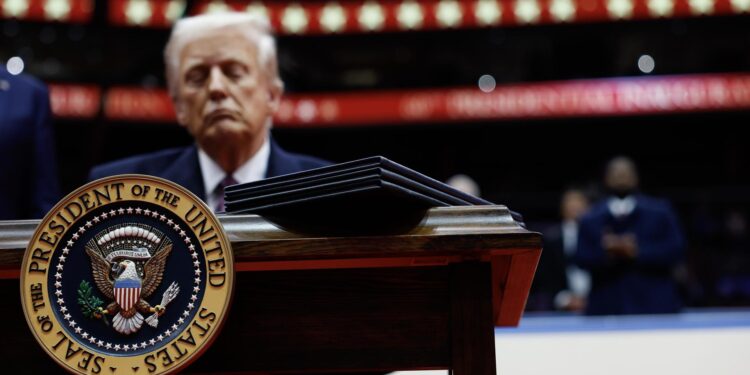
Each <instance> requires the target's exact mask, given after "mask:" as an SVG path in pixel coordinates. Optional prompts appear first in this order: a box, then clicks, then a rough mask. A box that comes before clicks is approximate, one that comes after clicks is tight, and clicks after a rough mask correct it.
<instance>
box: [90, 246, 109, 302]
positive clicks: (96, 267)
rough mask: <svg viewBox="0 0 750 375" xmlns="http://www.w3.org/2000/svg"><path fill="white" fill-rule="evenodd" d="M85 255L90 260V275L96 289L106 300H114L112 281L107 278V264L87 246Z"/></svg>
mask: <svg viewBox="0 0 750 375" xmlns="http://www.w3.org/2000/svg"><path fill="white" fill-rule="evenodd" d="M86 254H88V255H89V258H90V259H91V273H92V276H93V277H94V282H95V283H96V286H97V288H99V291H100V292H102V294H104V296H105V297H107V298H108V299H110V300H113V299H115V294H114V288H113V284H112V280H111V279H110V278H109V269H110V264H109V262H107V260H106V259H104V258H103V257H102V256H101V255H100V254H99V253H98V252H96V251H94V250H93V249H91V248H90V247H88V246H86Z"/></svg>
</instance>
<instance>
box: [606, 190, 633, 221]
mask: <svg viewBox="0 0 750 375" xmlns="http://www.w3.org/2000/svg"><path fill="white" fill-rule="evenodd" d="M635 206H636V200H635V197H634V196H632V195H628V196H627V197H625V198H618V197H612V198H610V199H609V201H608V202H607V207H608V208H609V212H610V213H611V214H612V216H614V217H624V216H628V215H630V214H631V213H632V212H633V210H634V209H635Z"/></svg>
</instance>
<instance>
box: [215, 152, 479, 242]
mask: <svg viewBox="0 0 750 375" xmlns="http://www.w3.org/2000/svg"><path fill="white" fill-rule="evenodd" d="M225 204H226V212H227V213H230V214H249V213H252V214H259V215H262V216H264V217H266V218H268V219H270V220H271V221H274V222H275V223H277V224H279V225H281V226H283V227H286V228H288V229H292V230H296V231H302V232H312V233H315V232H319V233H329V234H368V233H392V232H398V231H403V230H407V229H408V228H409V227H411V226H413V225H415V224H417V223H418V222H419V220H421V218H422V217H423V215H424V211H425V210H427V209H429V208H431V207H440V206H466V205H485V204H492V203H490V202H488V201H486V200H484V199H481V198H477V197H475V196H472V195H469V194H465V193H463V192H461V191H458V190H456V189H454V188H452V187H450V186H448V185H446V184H444V183H442V182H440V181H437V180H435V179H432V178H430V177H427V176H425V175H423V174H421V173H418V172H416V171H414V170H412V169H409V168H407V167H404V166H402V165H400V164H398V163H395V162H393V161H391V160H388V159H386V158H384V157H382V156H374V157H369V158H365V159H360V160H355V161H350V162H346V163H341V164H336V165H331V166H327V167H323V168H317V169H312V170H308V171H304V172H299V173H292V174H288V175H284V176H278V177H272V178H268V179H265V180H260V181H256V182H251V183H247V184H238V185H234V186H230V187H228V188H227V189H226V192H225Z"/></svg>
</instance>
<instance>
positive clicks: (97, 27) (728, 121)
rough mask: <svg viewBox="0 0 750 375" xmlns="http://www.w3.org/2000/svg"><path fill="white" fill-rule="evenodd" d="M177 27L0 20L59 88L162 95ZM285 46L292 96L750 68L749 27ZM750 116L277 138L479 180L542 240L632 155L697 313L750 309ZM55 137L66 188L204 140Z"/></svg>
mask: <svg viewBox="0 0 750 375" xmlns="http://www.w3.org/2000/svg"><path fill="white" fill-rule="evenodd" d="M190 3H192V2H190ZM188 12H190V9H189V8H188ZM168 32H169V31H168V30H167V29H142V28H134V27H117V26H112V25H110V24H109V22H108V20H107V4H106V2H104V1H97V2H96V8H95V15H94V19H93V21H92V22H91V23H88V24H84V25H72V24H55V23H41V22H25V21H15V20H7V19H3V20H0V61H2V62H4V61H6V60H7V59H8V58H10V57H11V56H21V57H22V58H23V59H24V61H25V62H26V70H25V72H26V73H29V74H32V75H35V76H37V77H39V78H40V79H42V80H43V81H45V82H50V83H71V84H95V85H98V86H101V87H103V88H105V89H106V88H107V87H110V86H115V85H130V86H138V85H141V86H143V87H163V86H164V74H163V70H164V64H163V61H162V49H163V46H164V44H165V41H166V39H167V37H168ZM278 47H279V56H280V67H281V75H282V78H283V79H284V81H285V84H286V89H287V92H292V93H308V92H309V93H313V92H314V93H319V92H352V91H372V90H384V89H415V88H436V89H439V88H451V87H465V86H474V85H476V84H477V79H478V78H479V77H480V76H481V75H483V74H491V75H493V76H494V77H495V79H496V80H497V82H498V85H502V84H505V83H519V82H536V81H556V80H569V79H586V78H606V77H625V76H641V75H644V74H643V73H641V72H640V71H639V70H638V67H637V60H638V58H639V56H641V55H643V54H649V55H651V56H652V57H653V58H654V60H655V61H656V68H655V70H654V72H653V73H652V74H651V75H675V74H696V73H716V72H738V73H743V72H749V71H750V16H748V15H743V16H722V17H718V16H717V17H699V18H688V19H666V20H650V21H627V22H606V23H588V24H585V23H576V24H570V25H546V26H545V25H543V26H527V27H500V28H491V29H464V30H451V31H424V32H421V31H420V32H403V33H374V34H348V35H337V36H281V37H279V39H278ZM749 120H750V112H748V111H736V112H706V113H690V114H666V115H655V116H654V115H649V116H629V117H593V118H567V119H548V120H513V121H508V120H504V121H482V122H471V123H452V124H441V123H428V124H420V125H409V124H382V125H377V126H370V127H346V126H338V127H328V128H312V129H291V128H289V129H285V128H278V129H274V130H273V133H274V136H275V137H276V139H277V140H278V141H279V143H280V144H282V145H283V146H284V147H285V148H287V149H289V150H292V151H297V152H303V153H308V154H313V155H316V156H320V157H323V158H327V159H329V160H332V161H335V162H341V161H347V160H352V159H356V158H360V157H365V156H370V155H384V156H386V157H388V158H391V159H393V160H395V161H397V162H400V163H402V164H405V165H407V166H410V167H412V168H414V169H416V170H418V171H421V172H424V173H426V174H428V175H430V176H433V177H435V178H437V179H441V180H445V179H447V178H448V177H450V176H451V175H453V174H455V173H465V174H468V175H470V176H472V177H473V178H474V179H475V180H476V181H477V182H478V183H479V185H480V186H481V189H482V195H483V196H484V197H485V198H487V199H489V200H491V201H494V202H497V203H501V204H507V205H509V206H510V207H511V208H512V209H514V210H516V211H519V212H521V213H522V214H523V215H524V216H525V219H526V221H527V223H528V224H529V227H530V228H532V229H536V230H542V229H544V228H545V227H546V225H547V224H549V223H551V222H554V221H555V220H558V217H559V209H558V205H559V198H560V194H561V193H562V191H563V189H565V188H566V187H567V186H570V185H571V184H583V185H597V184H598V183H599V181H600V176H601V174H602V170H603V166H604V164H605V163H606V161H607V160H608V159H609V158H611V157H613V156H616V155H621V154H624V155H629V156H631V157H633V158H634V159H635V161H636V163H637V164H638V166H639V168H640V172H641V182H642V188H643V190H644V191H645V192H648V193H650V194H653V195H657V196H661V197H664V198H667V199H669V200H670V201H671V202H672V203H673V204H674V205H675V207H676V208H677V209H678V211H679V214H680V218H681V221H682V225H683V227H684V229H685V231H686V234H687V236H688V239H689V243H690V252H689V257H688V261H687V267H686V270H687V271H686V274H685V276H684V277H683V279H682V284H683V286H684V293H685V295H686V297H687V298H688V302H689V304H691V305H693V306H703V305H742V304H745V305H750V295H744V294H742V292H737V291H733V290H729V291H727V290H726V288H724V290H722V286H721V283H722V280H723V279H722V277H724V276H726V275H732V276H733V277H734V276H737V277H744V278H746V280H747V281H746V283H748V285H750V262H749V261H748V259H750V255H749V254H748V253H750V247H749V246H747V244H748V243H750V242H748V240H747V234H746V228H745V227H744V226H743V225H746V219H747V214H748V208H750V181H749V178H748V173H747V171H748V170H749V168H748V167H749V166H750V165H749V163H750V155H748V151H747V147H746V143H747V141H746V139H747V138H746V137H745V136H744V133H745V132H744V130H745V129H744V126H747V125H748V124H750V121H749ZM55 126H56V131H57V147H58V155H59V168H60V178H61V181H62V186H63V190H64V191H65V192H67V191H70V190H72V189H74V188H75V187H77V186H79V185H80V184H82V183H83V182H84V181H85V178H86V175H87V173H88V170H89V168H90V167H91V166H92V165H95V164H98V163H102V162H105V161H108V160H113V159H117V158H121V157H124V156H129V155H133V154H136V153H141V152H146V151H152V150H157V149H161V148H164V147H165V146H180V145H185V144H188V143H189V142H191V139H190V137H189V136H188V135H187V133H186V132H185V131H184V130H183V129H182V128H180V127H178V126H176V125H175V124H165V123H135V122H114V121H111V120H107V119H105V118H103V117H99V118H96V119H87V120H71V119H59V120H58V121H57V123H56V124H55ZM738 218H739V219H738ZM737 223H739V224H742V225H739V224H737ZM738 228H739V230H738ZM747 289H748V290H750V287H749V288H747Z"/></svg>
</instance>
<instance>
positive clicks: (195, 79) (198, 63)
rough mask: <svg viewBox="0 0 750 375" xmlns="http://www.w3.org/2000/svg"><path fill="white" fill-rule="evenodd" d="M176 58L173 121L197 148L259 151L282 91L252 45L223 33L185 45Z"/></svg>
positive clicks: (247, 41)
mask: <svg viewBox="0 0 750 375" xmlns="http://www.w3.org/2000/svg"><path fill="white" fill-rule="evenodd" d="M179 59H180V64H179V69H178V76H177V77H176V78H177V80H178V82H177V88H178V89H177V96H176V98H175V102H176V103H175V104H176V110H177V118H178V121H179V122H180V124H182V125H183V126H186V127H187V129H188V131H189V132H190V134H192V135H193V137H195V139H196V140H197V142H198V144H200V145H201V147H203V148H204V149H216V148H221V147H224V146H230V144H234V145H242V146H241V147H245V146H244V145H247V146H246V147H256V146H258V147H259V145H260V144H262V141H263V139H265V136H266V123H267V121H268V120H269V118H270V117H271V116H273V114H274V112H275V111H276V109H277V107H278V103H279V99H280V96H281V90H282V89H281V86H280V84H277V82H279V81H277V80H276V79H275V77H269V76H268V74H267V72H266V69H265V67H264V66H262V65H261V64H260V60H259V58H258V49H257V47H256V46H255V45H254V44H252V43H251V42H250V41H249V40H248V39H247V38H245V37H243V36H242V35H241V34H240V33H239V32H236V31H223V32H221V33H212V34H209V35H206V36H204V37H201V38H200V39H197V40H194V41H192V42H190V43H188V44H187V45H186V46H185V48H184V49H183V50H182V53H181V55H180V56H179Z"/></svg>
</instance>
